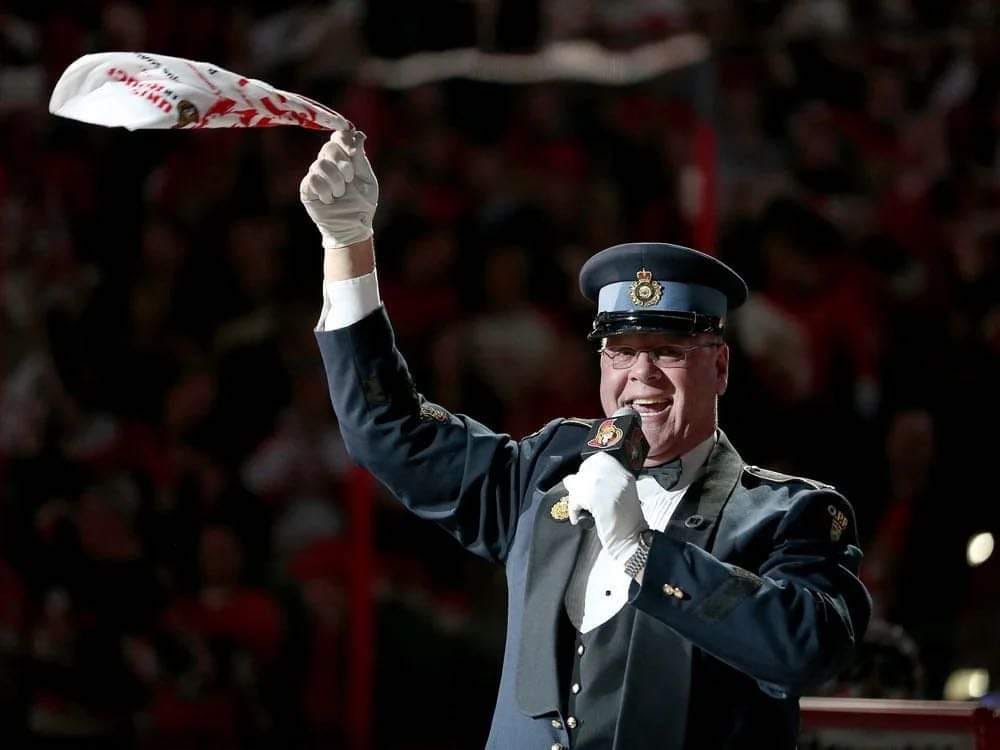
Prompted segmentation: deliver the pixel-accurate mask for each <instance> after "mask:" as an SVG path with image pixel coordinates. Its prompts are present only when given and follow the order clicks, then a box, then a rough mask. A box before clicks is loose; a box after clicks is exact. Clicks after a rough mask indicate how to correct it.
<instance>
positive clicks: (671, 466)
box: [639, 458, 682, 490]
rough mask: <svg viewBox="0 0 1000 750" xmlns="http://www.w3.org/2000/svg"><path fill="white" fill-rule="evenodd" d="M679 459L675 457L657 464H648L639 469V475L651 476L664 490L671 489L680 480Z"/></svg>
mask: <svg viewBox="0 0 1000 750" xmlns="http://www.w3.org/2000/svg"><path fill="white" fill-rule="evenodd" d="M681 468H682V467H681V460H680V459H679V458H675V459H674V460H673V461H668V462H667V463H665V464H660V465H659V466H648V467H646V468H643V469H640V470H639V476H640V477H643V476H648V477H653V479H655V480H656V483H657V484H659V485H660V486H661V487H662V488H663V489H665V490H672V489H673V488H674V487H675V486H676V485H677V483H678V482H679V481H680V480H681Z"/></svg>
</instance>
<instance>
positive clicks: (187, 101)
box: [49, 52, 353, 130]
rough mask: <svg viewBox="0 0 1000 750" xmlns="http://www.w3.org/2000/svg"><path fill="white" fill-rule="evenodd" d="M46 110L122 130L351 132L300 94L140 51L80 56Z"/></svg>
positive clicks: (344, 121) (345, 123) (213, 67)
mask: <svg viewBox="0 0 1000 750" xmlns="http://www.w3.org/2000/svg"><path fill="white" fill-rule="evenodd" d="M49 112H51V113H52V114H54V115H59V116H60V117H68V118H70V119H72V120H80V121H82V122H89V123H92V124H94V125H106V126H108V127H124V128H128V129H129V130H144V129H165V128H188V129H195V128H267V127H272V126H275V125H298V126H300V127H303V128H312V129H314V130H347V129H350V128H352V127H353V126H352V125H351V123H350V122H349V121H348V120H347V119H346V118H345V117H343V116H342V115H340V114H338V113H336V112H334V111H333V110H332V109H330V108H329V107H326V106H324V105H322V104H320V103H318V102H315V101H313V100H312V99H309V98H308V97H305V96H302V95H301V94H293V93H291V92H288V91H281V90H280V89H276V88H274V87H273V86H271V85H270V84H268V83H264V81H258V80H254V79H252V78H245V77H244V76H241V75H238V74H236V73H232V72H230V71H228V70H225V69H223V68H220V67H219V66H217V65H212V64H211V63H206V62H195V61H193V60H185V59H184V58H181V57H168V56H166V55H156V54H150V53H147V52H101V53H97V54H93V55H84V56H83V57H81V58H80V59H78V60H76V61H75V62H74V63H73V64H72V65H70V66H69V67H68V68H66V70H65V72H63V74H62V75H61V76H60V77H59V81H58V82H57V83H56V87H55V89H53V91H52V97H51V98H50V99H49Z"/></svg>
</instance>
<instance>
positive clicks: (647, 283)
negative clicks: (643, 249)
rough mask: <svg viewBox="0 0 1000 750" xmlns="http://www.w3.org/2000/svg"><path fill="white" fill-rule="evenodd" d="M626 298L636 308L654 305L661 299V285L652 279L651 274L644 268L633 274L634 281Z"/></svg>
mask: <svg viewBox="0 0 1000 750" xmlns="http://www.w3.org/2000/svg"><path fill="white" fill-rule="evenodd" d="M628 297H629V299H630V300H632V304H633V305H635V306H636V307H649V306H650V305H655V304H656V303H657V302H659V301H660V298H661V297H663V285H662V284H661V283H660V282H659V281H656V280H654V279H653V273H652V272H651V271H647V270H646V269H645V268H642V269H640V270H639V271H637V272H636V274H635V281H633V282H632V286H630V287H629V290H628Z"/></svg>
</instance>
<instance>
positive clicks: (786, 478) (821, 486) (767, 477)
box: [743, 466, 833, 490]
mask: <svg viewBox="0 0 1000 750" xmlns="http://www.w3.org/2000/svg"><path fill="white" fill-rule="evenodd" d="M743 471H745V472H746V473H747V474H750V475H751V476H754V477H757V478H758V479H763V480H764V481H765V482H779V483H782V484H784V483H786V482H803V483H804V484H808V485H809V486H810V487H812V488H813V489H814V490H832V489H833V485H832V484H826V483H824V482H818V481H816V480H815V479H807V478H806V477H796V476H792V475H791V474H782V473H781V472H780V471H771V470H770V469H762V468H760V467H759V466H744V467H743Z"/></svg>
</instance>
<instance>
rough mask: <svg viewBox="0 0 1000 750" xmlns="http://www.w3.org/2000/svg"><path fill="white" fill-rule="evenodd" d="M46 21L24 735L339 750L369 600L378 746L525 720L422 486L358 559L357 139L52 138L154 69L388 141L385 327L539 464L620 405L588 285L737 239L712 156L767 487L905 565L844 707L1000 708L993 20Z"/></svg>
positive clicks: (9, 148)
mask: <svg viewBox="0 0 1000 750" xmlns="http://www.w3.org/2000/svg"><path fill="white" fill-rule="evenodd" d="M411 6H412V7H411ZM5 7H6V10H4V11H0V143H2V147H0V295H2V297H0V341H2V348H0V355H2V359H0V724H2V726H0V731H2V733H3V736H4V737H5V738H11V739H10V741H11V742H14V743H15V744H16V745H17V746H26V747H77V746H80V745H78V744H74V743H78V742H80V741H81V738H86V742H87V744H86V746H87V747H141V748H159V747H164V748H167V747H170V748H180V747H202V746H204V747H213V748H229V747H233V748H235V747H268V748H277V747H311V746H319V745H321V744H322V745H323V746H325V747H330V746H337V743H338V742H342V741H344V740H343V738H344V734H345V721H346V719H347V717H346V716H345V706H349V705H351V704H350V700H349V694H350V690H351V686H350V685H349V684H346V682H347V681H346V679H345V677H346V675H347V670H346V668H345V664H346V663H347V659H348V656H349V652H350V649H351V642H350V639H349V638H348V637H347V633H348V629H347V627H346V625H345V623H347V622H348V620H349V619H350V614H351V612H350V606H349V598H348V595H347V591H348V588H349V587H348V583H349V581H351V580H352V579H356V578H357V577H358V576H363V577H368V576H371V577H372V579H373V580H374V581H375V583H376V586H377V588H376V593H377V602H378V604H377V606H378V609H377V614H378V617H377V621H376V622H377V631H376V632H377V640H376V645H377V648H376V654H377V658H376V687H375V706H374V710H375V727H376V729H375V734H376V737H377V740H378V744H379V745H380V746H385V747H394V748H404V747H408V748H419V747H440V746H444V745H442V743H446V744H447V746H453V747H457V746H465V745H462V744H461V742H462V740H458V739H456V738H465V740H464V741H468V738H470V737H471V738H473V741H471V742H469V744H468V746H469V747H473V746H477V745H478V744H480V743H481V741H482V738H483V737H484V736H485V730H486V726H487V720H488V716H489V714H490V711H491V709H492V703H493V698H494V694H495V686H496V679H497V674H498V664H497V659H498V657H499V654H500V651H501V648H502V638H503V633H502V628H503V607H504V597H503V588H502V586H503V584H502V578H501V576H500V575H499V573H498V571H496V570H494V569H492V568H490V567H489V566H487V565H485V564H484V563H481V562H479V561H477V560H475V559H474V558H472V557H471V556H469V555H466V554H465V553H463V552H462V551H461V550H460V549H458V548H457V546H456V545H454V544H453V543H451V542H449V541H448V540H447V539H446V537H445V536H444V535H443V534H441V533H440V532H438V531H437V530H436V529H434V528H432V527H428V526H425V525H422V524H418V523H417V522H415V521H413V520H412V519H410V518H409V517H408V516H406V515H405V514H404V513H403V512H401V511H399V510H397V509H396V508H395V506H394V505H392V503H391V502H390V501H389V500H388V499H387V498H385V497H383V496H381V495H379V496H378V498H377V502H376V508H375V531H374V544H375V547H376V554H377V560H376V562H375V564H374V565H373V566H372V569H365V570H361V569H360V567H361V566H360V565H359V564H358V560H357V557H356V556H355V554H354V552H353V551H352V550H353V548H352V546H351V544H350V539H351V525H352V518H351V513H350V509H349V504H348V502H347V498H348V497H349V495H350V493H351V492H352V491H354V490H356V488H357V486H358V485H357V484H356V482H357V479H356V476H355V475H354V474H352V471H351V465H350V460H349V458H348V457H347V456H346V454H345V452H344V450H343V447H342V444H341V441H340V438H339V435H338V431H337V425H336V422H335V419H334V416H333V414H332V410H331V409H330V407H329V403H328V400H327V395H326V383H325V381H324V378H323V373H322V370H321V368H320V364H319V359H318V351H317V348H316V345H315V342H314V340H313V328H314V326H315V324H316V320H317V318H318V315H319V310H320V302H321V298H320V290H321V272H322V269H321V255H322V251H321V248H320V247H319V236H318V234H317V233H316V231H315V229H314V228H313V227H312V226H311V225H310V224H309V222H308V220H307V218H306V216H305V214H304V212H303V211H302V209H301V207H300V205H299V202H298V183H299V180H300V178H301V176H302V174H303V173H304V171H305V169H306V167H307V166H308V164H309V163H310V161H311V160H312V159H313V156H314V153H315V152H316V150H318V148H319V146H320V145H321V143H322V140H323V139H322V137H321V136H319V135H317V134H316V133H314V132H306V131H300V130H296V129H289V128H275V129H272V130H266V131H252V132H251V131H225V132H223V131H213V132H198V133H190V132H145V133H133V134H129V133H126V132H119V131H114V130H107V129H102V128H96V127H90V126H85V125H81V124H79V123H75V122H69V121H65V120H58V119H56V118H53V117H51V116H50V115H48V113H47V110H46V103H47V96H48V92H49V91H51V87H52V85H53V84H54V82H55V80H56V78H57V77H58V75H59V74H60V73H61V72H62V70H63V69H65V67H66V65H68V64H69V63H70V62H72V61H73V60H74V59H75V58H76V57H78V56H80V55H82V54H86V53H87V52H92V51H104V50H116V49H119V50H150V51H157V52H163V53H166V54H172V55H178V56H185V57H191V58H194V59H200V60H209V61H212V62H215V63H218V64H220V65H223V66H225V67H228V68H230V69H232V70H236V71H238V72H240V73H244V74H247V75H252V76H255V77H259V78H263V79H265V80H268V81H269V82H271V83H273V84H275V85H278V86H280V87H282V88H287V89H290V90H293V91H298V92H301V93H304V94H307V95H309V96H312V97H313V98H316V99H318V100H321V101H323V102H326V103H328V104H330V105H331V106H333V107H334V108H336V109H338V110H339V111H341V112H343V113H345V114H346V115H347V116H348V117H350V118H351V119H352V120H353V121H354V122H355V123H357V124H358V126H359V127H360V128H362V129H363V130H364V131H365V132H366V133H367V135H368V141H367V144H366V148H367V150H368V153H369V156H370V158H371V161H372V163H373V165H374V167H375V171H376V174H377V175H378V177H379V180H380V186H381V195H382V199H381V203H380V207H379V211H378V216H377V218H376V243H377V250H378V258H379V275H380V281H381V288H382V294H383V298H384V300H385V303H386V306H387V308H388V310H389V313H390V316H391V318H392V320H393V322H394V325H395V327H396V332H397V336H398V340H399V345H400V347H401V349H402V350H403V352H404V353H405V354H406V356H407V358H408V361H409V364H410V366H411V369H412V370H413V372H414V375H415V378H416V380H417V383H418V385H419V387H420V388H421V390H422V391H423V392H424V393H425V394H427V395H428V397H429V398H431V399H432V400H434V401H436V402H438V403H440V404H443V405H445V406H446V407H448V408H449V409H451V410H453V411H457V412H463V413H468V414H470V415H471V416H473V417H475V418H476V419H478V420H480V421H482V422H484V423H486V424H488V425H490V426H491V427H493V428H494V429H496V430H500V431H506V432H509V433H510V434H511V435H513V436H514V437H515V438H520V437H523V436H525V435H526V434H528V433H530V432H532V431H534V430H535V429H537V428H538V427H540V426H541V425H543V424H544V423H545V422H546V421H547V420H549V419H551V418H554V417H557V416H579V417H593V416H597V415H598V413H599V403H598V400H597V382H596V378H597V360H596V357H597V355H596V353H595V351H594V348H593V347H592V346H590V345H588V344H587V343H586V342H585V340H584V336H585V333H586V332H587V331H588V329H589V326H590V319H591V310H590V308H589V304H588V303H587V302H586V301H585V300H584V299H583V298H582V297H581V295H580V294H579V292H578V291H577V286H576V285H577V272H578V270H579V267H580V265H581V264H582V262H583V260H584V259H585V258H586V257H588V256H589V255H590V254H591V253H593V252H594V251H596V250H599V249H601V248H604V247H607V246H610V245H612V244H616V243H618V242H621V241H629V240H657V241H669V242H676V243H679V244H694V243H695V242H696V240H697V238H698V236H699V235H698V232H697V228H696V220H695V217H696V215H698V214H699V212H700V211H701V210H702V209H704V206H699V205H696V204H697V203H698V200H697V196H698V195H700V194H703V193H699V192H698V191H692V189H691V184H692V181H694V182H695V183H697V181H698V180H699V179H701V180H704V179H709V175H708V174H706V173H705V171H704V166H705V164H704V162H703V161H702V162H699V160H698V154H697V149H696V148H695V147H694V142H695V139H696V134H697V133H699V132H700V133H704V131H705V128H706V127H707V126H710V127H711V128H712V129H713V131H714V134H715V139H716V145H717V153H718V164H717V171H716V173H715V176H714V180H715V183H714V184H715V191H714V193H715V199H716V203H717V208H716V210H715V214H716V221H715V227H716V230H715V234H716V236H717V242H716V246H715V247H703V248H701V249H703V250H707V251H709V252H714V253H715V254H717V255H718V256H719V257H721V258H722V259H724V260H725V261H726V262H728V263H730V264H731V265H732V266H733V267H735V268H736V269H737V270H738V271H739V272H740V273H742V274H743V275H744V276H745V277H746V278H747V279H748V281H749V282H750V284H751V287H752V290H753V294H752V297H751V301H750V302H749V303H748V304H747V305H746V306H745V307H744V308H743V309H742V310H741V311H740V312H739V314H738V315H736V316H734V319H733V321H732V330H731V334H730V345H731V347H732V349H733V365H732V372H733V374H732V378H731V386H730V392H729V393H728V394H726V396H725V397H724V398H723V400H722V402H721V405H720V416H721V424H722V427H723V429H724V430H726V432H727V433H728V434H729V436H730V437H731V438H732V439H733V441H734V443H735V444H736V445H737V446H738V447H739V448H740V450H741V452H742V454H743V456H744V458H745V460H746V461H747V462H748V463H753V464H759V465H762V466H768V467H771V468H774V469H777V470H781V471H787V472H789V473H793V474H801V475H805V476H810V477H815V478H817V479H820V480H822V481H826V482H829V483H831V484H834V485H836V486H837V487H838V488H840V489H841V490H842V491H844V493H845V494H846V495H847V497H848V498H850V499H851V500H852V502H853V504H854V507H855V509H856V511H857V516H858V524H859V527H860V532H861V536H862V539H863V540H864V546H865V553H866V559H865V563H864V567H863V574H864V577H865V579H866V581H867V583H868V585H869V586H870V589H871V591H872V593H873V596H874V598H875V611H876V616H877V622H876V624H875V625H874V626H873V629H872V633H871V636H870V638H869V640H868V642H867V643H866V644H865V645H864V648H863V649H862V656H863V658H862V659H861V660H859V662H858V663H857V664H856V665H855V667H854V668H853V669H852V671H851V673H850V674H848V675H844V676H843V677H842V678H841V680H839V681H838V682H836V683H835V684H832V685H828V686H824V687H823V688H822V690H824V691H825V692H827V693H833V694H842V695H859V696H871V697H929V698H940V697H941V696H942V690H943V687H944V683H945V680H946V678H947V676H948V674H949V673H950V672H951V671H952V670H954V669H956V668H960V667H962V668H984V669H989V670H990V672H991V674H992V676H993V679H994V681H1000V660H998V656H997V651H996V649H995V647H994V645H993V640H994V639H995V634H996V632H997V629H998V627H1000V575H998V572H1000V568H998V563H997V559H996V557H993V558H992V559H989V560H987V561H986V562H985V563H983V564H982V565H979V566H978V567H971V566H970V563H969V561H968V560H967V543H968V541H969V539H970V538H971V537H972V536H973V535H975V534H977V533H981V532H987V531H992V533H994V534H997V533H1000V506H998V504H997V503H996V501H995V498H994V496H995V489H994V488H993V487H992V485H990V484H989V483H988V482H987V481H986V479H987V478H988V472H989V466H991V465H992V461H993V460H994V456H993V444H992V443H991V442H990V438H989V435H990V434H991V433H992V425H993V423H994V422H995V420H996V418H997V416H998V397H997V384H998V383H1000V377H998V376H1000V367H998V364H1000V357H998V355H1000V139H998V136H1000V59H998V58H1000V33H998V24H997V20H998V19H997V14H998V9H997V8H996V7H994V6H993V4H991V3H984V2H974V1H968V2H952V3H948V4H944V3H937V2H924V1H922V0H883V1H882V2H879V3H863V2H848V0H839V1H835V0H816V1H815V2H794V1H792V0H770V1H764V0H762V1H760V2H752V3H737V2H721V1H720V2H690V3H684V2H680V1H679V0H674V1H673V2H669V1H668V0H660V1H658V2H639V1H638V0H635V1H634V2H621V3H613V4H612V3H607V4H605V3H599V2H596V0H595V1H593V2H590V3H570V2H551V3H536V4H531V3H527V4H524V3H512V2H500V1H499V0H498V2H495V3H492V4H489V3H487V4H478V5H474V4H473V3H471V2H458V1H457V0H438V1H437V2H430V3H419V4H418V3H413V4H408V3H407V4H394V3H391V2H388V0H369V2H367V3H362V2H359V1H358V0H339V1H338V2H331V3H326V2H292V3H280V4H279V3H273V2H265V1H264V0H257V2H252V3H241V4H239V5H238V7H234V6H230V5H228V4H224V3H219V2H197V3H195V2H188V1H187V0H153V1H152V2H148V3H142V4H138V3H128V2H117V1H107V0H84V1H80V0H77V2H72V3H70V2H63V3H55V2H53V3H42V4H34V3H27V2H10V3H7V4H6V5H5ZM483 7H488V8H489V11H490V12H489V13H486V16H487V18H486V21H484V13H485V11H484V10H483ZM681 30H695V31H698V32H700V33H703V34H705V35H706V36H707V37H708V38H709V40H710V42H711V45H712V49H713V59H712V61H711V64H710V65H706V66H699V69H698V71H697V75H694V74H693V73H691V72H690V71H680V72H676V73H672V74H669V75H665V76H661V77H658V78H654V79H651V80H649V81H647V82H644V83H641V84H636V85H632V86H628V87H598V86H592V85H586V84H581V83H576V84H574V83H565V82H560V83H551V84H532V85H523V86H509V85H499V84H488V83H474V82H470V81H463V80H448V81H443V82H440V83H432V84H426V85H422V86H419V87H416V88H410V89H405V90H386V89H381V88H378V87H376V86H373V85H366V84H364V83H361V82H358V81H357V80H356V78H355V77H354V76H353V75H352V71H353V69H354V68H353V67H352V66H354V65H356V61H357V59H359V56H361V55H363V54H377V55H381V56H386V57H399V56H401V55H405V54H408V53H411V52H415V51H419V50H422V49H446V48H450V47H455V46H465V45H478V46H480V47H481V48H484V49H489V50H493V51H497V52H505V51H507V52H529V51H530V50H531V49H533V48H535V47H537V45H538V44H539V43H540V42H544V41H547V40H552V39H564V38H576V37H588V38H591V39H594V40H596V41H599V42H601V43H603V44H605V45H607V46H609V47H618V48H629V47H634V46H636V45H640V44H643V43H645V42H651V41H655V40H657V39H660V38H663V37H664V36H665V35H667V34H670V33H672V32H675V31H681ZM678 82H680V83H678ZM699 170H701V171H699ZM456 686H458V687H459V689H458V690H456V689H455V688H456ZM994 689H995V686H994ZM442 693H446V694H447V695H448V696H449V697H448V699H447V702H448V703H447V705H446V706H442V703H441V700H442V699H441V694H442ZM442 710H445V711H446V712H447V715H449V716H451V717H452V718H451V720H450V721H448V722H438V721H435V720H433V717H435V716H440V715H441V712H442ZM432 725H433V726H432ZM331 743H333V744H331ZM448 743H450V744H448ZM12 746H14V745H12Z"/></svg>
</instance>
